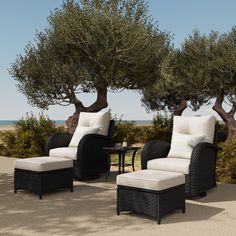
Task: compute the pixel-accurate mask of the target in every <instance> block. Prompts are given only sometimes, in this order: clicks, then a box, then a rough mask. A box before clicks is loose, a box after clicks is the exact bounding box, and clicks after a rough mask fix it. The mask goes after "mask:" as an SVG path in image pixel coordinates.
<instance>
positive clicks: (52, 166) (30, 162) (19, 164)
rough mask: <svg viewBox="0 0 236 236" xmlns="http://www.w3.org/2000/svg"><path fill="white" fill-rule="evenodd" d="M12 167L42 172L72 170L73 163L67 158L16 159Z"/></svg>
mask: <svg viewBox="0 0 236 236" xmlns="http://www.w3.org/2000/svg"><path fill="white" fill-rule="evenodd" d="M14 167H15V168H18V169H23V170H31V171H37V172H42V171H49V170H59V169H64V168H72V167H73V161H72V160H70V159H67V158H56V157H34V158H25V159H18V160H16V161H15V163H14Z"/></svg>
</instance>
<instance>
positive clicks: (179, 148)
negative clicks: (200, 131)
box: [168, 132, 204, 159]
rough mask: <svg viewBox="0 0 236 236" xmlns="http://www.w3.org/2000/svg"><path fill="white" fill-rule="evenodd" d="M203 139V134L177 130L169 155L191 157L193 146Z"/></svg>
mask: <svg viewBox="0 0 236 236" xmlns="http://www.w3.org/2000/svg"><path fill="white" fill-rule="evenodd" d="M203 140H204V137H203V136H199V135H192V134H180V133H178V132H175V133H173V134H172V141H171V148H170V151H169V153H168V157H177V158H188V159H190V158H191V154H192V151H193V147H194V146H196V145H197V144H198V143H200V142H202V141H203Z"/></svg>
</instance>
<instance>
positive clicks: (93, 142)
mask: <svg viewBox="0 0 236 236" xmlns="http://www.w3.org/2000/svg"><path fill="white" fill-rule="evenodd" d="M105 114H107V113H95V114H92V113H81V114H80V119H79V124H78V127H77V128H76V131H75V133H74V135H73V137H72V135H68V134H54V135H52V136H51V137H50V138H49V140H48V142H47V145H46V154H48V155H49V157H38V158H35V161H31V162H30V160H33V159H34V158H31V159H29V162H28V160H17V161H16V163H15V192H16V190H17V189H30V190H31V191H33V192H35V193H37V194H39V196H40V198H41V197H42V194H43V193H44V192H47V191H51V190H53V189H55V188H69V189H70V190H71V191H73V176H74V177H76V178H84V177H88V176H93V175H97V174H99V173H103V172H108V174H109V168H110V157H109V154H110V152H111V151H112V149H113V151H114V150H115V147H112V148H111V146H112V141H111V140H112V139H111V137H112V129H113V126H114V121H110V115H105ZM104 117H105V118H104ZM98 120H99V121H98ZM104 123H106V124H107V125H106V127H105V126H102V125H104ZM87 127H89V129H86V128H87ZM101 127H102V128H101ZM104 127H105V128H104ZM94 133H97V134H94ZM214 141H215V118H214V117H213V116H203V117H178V116H174V119H173V131H172V139H171V144H169V143H167V142H163V141H157V140H152V141H149V142H148V143H146V144H145V146H144V148H143V150H142V154H141V167H142V170H140V171H136V172H131V173H123V174H120V175H118V176H117V214H120V212H122V211H133V212H138V213H143V214H146V215H149V216H152V217H155V218H156V220H157V222H158V223H159V224H160V222H161V218H162V217H163V216H164V215H166V214H167V213H169V212H171V211H173V210H177V209H181V210H182V212H183V213H184V212H185V198H186V197H188V198H192V199H193V198H199V197H203V196H205V195H206V191H207V190H209V189H211V188H214V187H216V178H215V166H216V157H217V150H218V149H217V146H216V145H215V144H214ZM128 148H129V147H126V148H123V149H122V147H121V148H120V151H119V150H117V147H116V150H115V151H117V153H118V155H119V161H120V162H119V163H120V165H121V163H123V164H122V165H123V168H122V169H123V172H124V155H125V152H126V151H127V150H128ZM132 150H134V153H133V159H134V156H135V153H136V151H137V149H135V148H133V149H132ZM40 158H42V159H40ZM50 158H51V160H50ZM57 160H58V163H57ZM59 160H60V161H59ZM122 161H123V162H122ZM53 166H54V167H53ZM119 170H120V169H119ZM119 173H120V172H119ZM59 175H60V176H61V177H58V176H59ZM51 176H52V177H51ZM63 176H64V177H65V178H64V177H63ZM107 177H108V175H107ZM49 179H50V180H49ZM62 179H63V180H62Z"/></svg>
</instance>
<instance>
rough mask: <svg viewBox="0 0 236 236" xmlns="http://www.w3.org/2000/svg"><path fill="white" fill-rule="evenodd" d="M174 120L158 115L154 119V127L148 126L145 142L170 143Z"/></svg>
mask: <svg viewBox="0 0 236 236" xmlns="http://www.w3.org/2000/svg"><path fill="white" fill-rule="evenodd" d="M171 123H172V120H171V119H170V118H169V117H168V116H167V115H166V114H164V115H162V114H161V113H158V114H157V115H156V116H154V117H153V121H152V126H148V127H146V129H145V132H144V134H143V141H144V142H148V141H150V140H155V139H156V140H162V141H167V142H170V139H171V130H172V129H171Z"/></svg>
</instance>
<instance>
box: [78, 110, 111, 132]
mask: <svg viewBox="0 0 236 236" xmlns="http://www.w3.org/2000/svg"><path fill="white" fill-rule="evenodd" d="M110 119H111V114H110V112H81V113H80V116H79V122H78V125H80V126H88V127H97V128H99V131H98V133H99V134H102V135H105V136H107V134H108V129H109V125H110Z"/></svg>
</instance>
